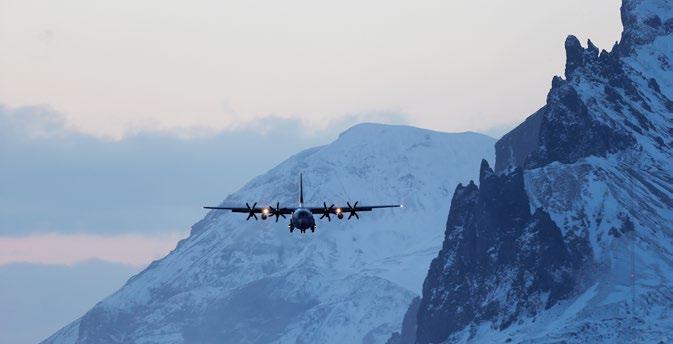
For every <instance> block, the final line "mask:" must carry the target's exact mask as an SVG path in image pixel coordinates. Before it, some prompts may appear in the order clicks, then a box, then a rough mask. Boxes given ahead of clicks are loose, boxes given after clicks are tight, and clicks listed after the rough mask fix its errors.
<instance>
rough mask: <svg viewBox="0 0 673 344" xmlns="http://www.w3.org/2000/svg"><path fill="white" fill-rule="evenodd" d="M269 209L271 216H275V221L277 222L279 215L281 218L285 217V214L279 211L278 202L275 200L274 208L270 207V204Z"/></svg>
mask: <svg viewBox="0 0 673 344" xmlns="http://www.w3.org/2000/svg"><path fill="white" fill-rule="evenodd" d="M269 210H270V213H271V216H275V217H276V222H278V218H279V217H281V216H282V217H283V218H285V214H283V213H281V212H280V202H276V207H275V208H274V207H272V206H269Z"/></svg>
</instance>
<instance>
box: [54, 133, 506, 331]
mask: <svg viewBox="0 0 673 344" xmlns="http://www.w3.org/2000/svg"><path fill="white" fill-rule="evenodd" d="M493 143H494V140H493V139H491V138H489V137H486V136H483V135H480V134H474V133H461V134H447V133H439V132H433V131H429V130H423V129H417V128H412V127H406V126H389V125H379V124H361V125H357V126H355V127H353V128H351V129H349V130H347V131H346V132H344V133H342V134H341V135H340V137H339V138H338V139H337V140H336V141H334V142H333V143H331V144H329V145H326V146H322V147H316V148H312V149H308V150H306V151H303V152H301V153H299V154H297V155H295V156H293V157H291V158H289V159H288V160H286V161H285V162H283V163H281V164H280V165H278V166H276V167H275V168H273V169H271V170H270V171H269V172H267V173H265V174H263V175H261V176H258V177H256V178H254V179H253V180H252V181H250V182H249V183H248V184H247V185H246V186H244V187H243V188H242V189H241V190H239V191H238V192H236V193H234V194H232V195H230V196H229V197H227V198H226V200H225V201H224V202H223V205H230V204H231V205H233V204H240V203H241V202H243V203H244V202H253V201H259V202H260V203H261V204H275V202H276V201H279V202H280V203H281V206H283V205H286V206H290V205H295V204H296V202H297V197H298V195H297V191H298V190H297V188H298V185H297V184H298V176H299V173H300V172H301V173H303V174H304V190H305V203H307V204H308V205H312V204H315V205H321V204H322V201H324V200H325V201H328V202H330V201H331V202H339V203H344V202H345V201H347V200H349V201H351V202H352V201H355V200H358V201H360V204H362V205H363V204H367V203H368V204H372V203H396V202H401V203H403V204H404V205H405V208H402V209H391V210H382V211H378V212H372V213H363V214H361V218H362V219H361V220H360V221H355V220H354V221H349V222H346V221H335V220H333V221H332V222H331V223H328V222H325V221H320V222H319V223H318V229H317V232H316V233H315V234H311V233H307V234H304V235H302V234H298V233H296V232H295V233H293V234H290V233H289V232H288V229H287V222H286V221H283V219H281V221H280V222H279V223H277V224H276V223H274V222H272V221H269V220H267V221H258V222H254V221H249V222H246V221H245V215H241V214H231V213H228V212H222V211H214V212H210V213H208V215H207V216H206V217H205V218H204V219H203V220H202V221H200V222H199V223H197V224H195V225H194V226H193V228H192V233H191V235H190V236H189V237H188V238H187V239H185V240H183V241H181V242H180V243H179V244H178V246H177V248H176V249H175V250H174V251H173V252H171V253H170V254H169V255H168V256H166V257H165V258H163V259H161V260H159V261H156V262H154V263H152V264H151V265H150V266H149V267H148V268H147V269H146V270H145V271H143V272H142V273H140V274H139V275H137V276H135V277H133V278H131V279H130V280H129V282H128V283H127V284H126V285H125V286H124V287H123V288H122V289H121V290H119V291H118V292H116V293H115V294H113V295H112V296H110V297H108V298H106V299H105V300H103V301H101V302H100V303H99V304H97V305H96V306H95V307H94V308H93V309H92V310H90V311H89V312H88V313H86V315H84V316H83V317H82V318H81V319H79V320H76V321H75V322H74V323H73V324H71V325H69V326H68V327H66V328H64V329H63V330H61V331H60V332H58V333H57V334H55V335H54V336H52V337H50V338H49V339H47V340H46V341H45V343H183V342H187V343H362V342H363V343H382V342H385V340H386V339H387V337H388V336H389V334H390V333H391V332H392V331H393V330H394V329H396V328H398V327H399V326H400V324H401V321H402V319H401V314H403V312H404V310H405V309H406V307H407V305H408V304H409V302H410V301H411V299H412V298H413V297H414V296H416V295H418V294H419V293H420V289H421V283H422V280H423V278H424V276H425V272H426V269H427V268H426V267H427V266H428V264H429V262H430V260H431V259H432V257H433V256H434V255H435V254H436V252H437V250H438V249H439V245H440V243H441V238H442V232H443V229H442V227H443V225H444V222H445V216H446V211H447V209H448V208H449V200H450V199H451V196H452V193H453V189H454V185H456V184H457V183H458V182H466V181H468V180H470V179H474V178H475V177H476V168H477V167H478V164H479V161H480V159H481V158H482V157H484V158H487V159H489V160H492V158H493V155H494V149H493ZM213 158H226V157H213ZM328 204H329V203H328Z"/></svg>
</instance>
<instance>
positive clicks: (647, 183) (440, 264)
mask: <svg viewBox="0 0 673 344" xmlns="http://www.w3.org/2000/svg"><path fill="white" fill-rule="evenodd" d="M621 14H622V21H623V24H624V33H623V34H622V40H621V41H620V42H618V43H617V44H616V45H615V46H614V47H613V48H612V49H611V51H610V52H607V51H605V50H602V51H600V52H599V49H598V48H597V47H596V46H595V45H594V44H593V43H592V42H591V41H589V42H587V47H586V48H584V47H582V46H581V44H580V43H579V41H578V40H577V38H575V37H574V36H568V38H567V39H566V42H565V48H566V73H565V77H566V78H565V79H563V78H561V77H558V76H556V77H554V78H553V80H552V87H551V90H550V91H549V94H548V96H547V102H546V104H545V105H544V106H543V107H542V108H540V110H538V111H537V112H535V113H534V114H533V115H531V116H530V117H528V118H527V119H526V120H525V121H524V122H523V123H522V124H521V125H519V126H518V127H516V128H515V129H513V130H512V131H511V132H509V133H508V134H506V135H505V136H503V138H502V139H500V140H499V141H498V142H497V143H496V165H495V166H496V168H495V171H490V169H489V168H488V165H482V168H481V173H482V174H484V173H485V174H484V175H486V176H491V175H492V177H490V178H495V180H501V182H499V183H495V184H493V186H492V187H488V188H485V187H484V185H480V187H477V186H474V185H468V186H467V187H463V186H462V185H461V186H459V188H458V189H457V191H456V193H455V195H454V199H453V201H452V205H451V211H450V214H449V218H448V221H447V227H446V233H445V238H444V244H443V247H444V248H447V247H453V248H455V249H453V250H442V251H440V253H439V254H438V256H437V257H436V258H435V259H434V260H433V262H432V264H431V266H430V270H429V272H428V276H427V277H426V280H425V282H424V289H423V296H422V298H421V301H420V307H419V308H418V312H417V314H416V317H415V319H416V320H417V323H416V324H407V326H405V329H406V332H405V331H404V330H403V331H402V333H401V334H398V335H395V336H393V337H392V338H391V339H390V341H389V343H462V342H480V343H482V342H483V343H500V342H513V343H547V342H549V343H555V342H559V341H563V342H567V343H593V342H619V341H633V342H659V341H661V342H666V341H671V340H673V337H671V335H670V333H673V321H670V320H669V319H671V318H673V312H672V311H671V309H673V292H671V290H673V280H672V279H671V278H670V276H673V232H672V231H671V228H672V227H671V224H673V201H672V200H673V187H672V186H671V185H673V172H671V171H673V153H672V151H671V148H672V147H673V116H672V115H671V114H672V113H673V102H671V97H673V87H671V86H672V85H673V68H671V64H670V61H673V49H671V47H673V19H672V18H673V1H671V0H664V1H658V2H650V1H642V0H624V1H623V3H622V8H621ZM496 176H497V177H496ZM512 178H514V180H521V182H520V183H516V185H515V187H514V189H513V190H510V189H509V188H511V186H510V185H511V184H510V183H509V182H507V181H508V180H510V179H512ZM506 190H510V191H508V192H505V191H506ZM466 193H467V195H468V196H464V194H466ZM522 193H523V194H525V196H526V200H525V202H524V201H523V196H521V197H519V196H520V195H521V194H522ZM517 195H519V196H517ZM515 196H516V197H515ZM517 197H519V198H517ZM477 200H480V201H477ZM486 200H487V201H488V202H486ZM517 204H518V206H517ZM525 205H527V206H525ZM513 206H514V207H515V208H516V209H519V211H522V210H523V209H526V208H527V209H526V210H527V212H529V214H534V215H533V216H536V215H535V214H538V215H537V217H538V218H539V219H540V222H538V224H539V225H535V226H531V225H530V224H529V223H527V222H526V221H523V222H520V223H518V224H517V223H516V222H512V225H511V226H509V227H505V228H502V227H501V226H503V223H501V222H503V221H504V224H507V223H508V221H509V222H511V214H512V212H513V210H512V209H513V208H512V207H513ZM471 214H481V215H483V216H485V217H486V218H487V219H489V218H490V219H491V220H490V223H489V221H486V223H484V220H483V219H480V218H479V217H477V216H474V215H471ZM489 214H490V215H489ZM528 216H529V215H527V213H526V212H524V213H522V215H520V216H517V217H515V219H519V220H525V219H526V218H527V217H528ZM474 228H477V229H478V231H476V233H480V234H481V235H482V237H477V238H476V239H474V233H475V231H474ZM494 233H495V234H494ZM509 233H512V234H513V235H514V237H513V238H514V239H512V237H507V236H508V235H509ZM544 233H550V234H552V233H557V234H560V235H561V237H562V244H563V245H562V246H565V247H566V248H567V250H568V253H567V254H566V253H559V252H556V253H553V252H554V251H557V250H551V251H548V250H549V249H550V248H551V247H554V246H553V245H556V246H557V247H560V246H558V245H560V243H559V242H558V236H557V235H556V234H554V235H551V236H548V237H547V238H545V235H544ZM497 235H502V236H504V237H502V238H498V237H497ZM492 236H495V237H496V239H492ZM530 236H534V237H535V236H537V237H539V238H542V240H541V241H538V242H537V243H536V244H534V245H532V246H531V245H530V243H529V242H528V241H521V240H523V239H524V238H525V239H526V240H528V238H530ZM524 242H526V243H527V244H526V245H523V246H522V245H521V244H522V243H524ZM470 245H472V246H474V247H476V249H475V250H473V251H470V252H466V251H464V250H461V249H460V248H461V247H463V246H470ZM549 245H552V246H549ZM545 246H546V247H547V248H545ZM531 249H532V250H533V252H537V254H535V255H533V256H530V255H529V253H530V251H531ZM540 249H541V250H540ZM536 250H537V251H536ZM547 255H552V256H557V257H560V259H559V261H558V262H556V261H554V260H551V261H545V260H544V259H545V258H546V257H547ZM503 256H504V257H514V258H515V259H513V260H512V259H504V260H503V259H502V257H503ZM526 257H529V258H531V257H532V258H533V259H532V260H529V259H526ZM535 257H537V258H535ZM474 259H478V260H479V259H480V261H481V263H478V264H475V265H468V264H463V263H461V262H465V261H472V260H474ZM558 264H561V265H562V266H563V265H567V266H566V267H565V269H564V271H566V272H571V274H570V276H571V277H572V278H571V279H566V278H564V277H563V276H564V275H563V273H554V274H552V276H551V279H549V278H548V277H545V276H546V274H547V273H548V272H549V271H557V269H558ZM456 276H458V277H456ZM461 276H462V278H460V277H461ZM522 276H524V277H525V276H528V277H527V278H523V279H521V277H522ZM539 280H543V281H544V280H547V281H548V282H547V283H542V284H540V283H536V281H539ZM549 283H551V284H549ZM484 286H486V287H484ZM550 286H551V287H552V288H553V287H554V286H557V287H562V288H563V289H564V290H566V293H561V294H557V297H551V295H552V293H549V292H548V291H549V290H551V289H549V287H550ZM465 290H468V291H470V292H468V293H466V292H464V291H465ZM522 291H524V292H523V293H522ZM550 301H551V302H550ZM526 305H532V306H533V307H528V306H526ZM522 309H523V310H525V311H524V312H520V311H519V310H522ZM410 311H411V310H410ZM409 317H410V315H409V314H407V315H405V318H409ZM503 317H504V318H503ZM402 338H406V339H404V340H402Z"/></svg>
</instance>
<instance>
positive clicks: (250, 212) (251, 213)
mask: <svg viewBox="0 0 673 344" xmlns="http://www.w3.org/2000/svg"><path fill="white" fill-rule="evenodd" d="M245 206H246V207H248V217H247V218H246V219H245V220H246V221H248V220H250V218H251V217H254V218H255V221H257V214H255V207H256V206H257V202H255V203H254V204H253V205H252V207H250V204H248V202H245Z"/></svg>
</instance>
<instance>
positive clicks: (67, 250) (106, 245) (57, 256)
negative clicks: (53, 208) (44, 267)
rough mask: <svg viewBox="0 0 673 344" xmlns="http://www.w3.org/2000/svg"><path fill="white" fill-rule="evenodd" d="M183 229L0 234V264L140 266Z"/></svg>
mask: <svg viewBox="0 0 673 344" xmlns="http://www.w3.org/2000/svg"><path fill="white" fill-rule="evenodd" d="M187 234H188V233H187V232H186V231H184V232H173V233H165V234H161V235H139V234H123V235H115V236H101V235H88V234H38V235H29V236H21V237H7V236H0V266H2V265H6V264H11V263H42V264H61V265H74V264H77V263H81V262H84V261H87V260H91V259H100V260H105V261H109V262H115V263H121V264H126V265H130V266H134V267H142V266H145V265H147V264H149V263H150V262H151V261H152V260H156V259H159V258H161V257H163V256H165V255H166V254H168V253H169V252H170V251H171V250H172V249H174V248H175V246H176V244H177V242H178V241H179V240H180V239H182V238H184V237H186V236H187Z"/></svg>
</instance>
